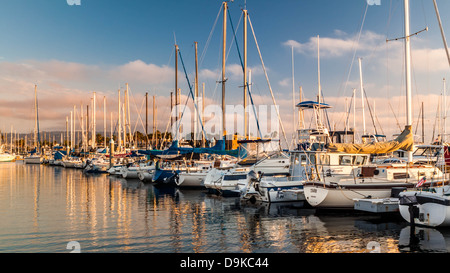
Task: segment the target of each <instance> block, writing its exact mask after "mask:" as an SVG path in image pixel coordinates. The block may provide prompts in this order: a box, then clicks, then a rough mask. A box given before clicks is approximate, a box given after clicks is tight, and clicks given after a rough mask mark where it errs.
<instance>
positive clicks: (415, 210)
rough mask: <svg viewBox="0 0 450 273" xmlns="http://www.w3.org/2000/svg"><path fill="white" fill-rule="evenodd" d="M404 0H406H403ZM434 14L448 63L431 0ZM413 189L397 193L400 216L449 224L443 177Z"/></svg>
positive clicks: (449, 195) (448, 191)
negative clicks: (435, 181)
mask: <svg viewBox="0 0 450 273" xmlns="http://www.w3.org/2000/svg"><path fill="white" fill-rule="evenodd" d="M405 2H406V0H405ZM433 2H434V8H435V11H436V16H437V18H438V22H439V27H440V30H441V35H442V40H443V42H444V47H445V50H446V53H447V59H448V62H449V65H450V54H449V50H448V46H447V42H446V38H445V34H444V30H443V27H442V22H441V18H440V15H439V10H438V6H437V3H436V0H433ZM444 148H445V149H444V151H445V152H444V155H443V157H444V159H445V161H447V158H448V157H449V156H448V152H449V150H448V147H444ZM422 182H423V185H418V187H416V188H415V189H414V190H411V191H406V192H402V193H400V194H399V200H400V201H399V210H400V214H401V216H402V217H403V218H404V219H405V220H406V221H408V222H409V223H410V224H411V225H416V224H417V225H423V226H428V227H449V226H450V185H449V181H447V180H445V179H443V180H441V181H439V182H438V183H433V181H431V182H428V181H422Z"/></svg>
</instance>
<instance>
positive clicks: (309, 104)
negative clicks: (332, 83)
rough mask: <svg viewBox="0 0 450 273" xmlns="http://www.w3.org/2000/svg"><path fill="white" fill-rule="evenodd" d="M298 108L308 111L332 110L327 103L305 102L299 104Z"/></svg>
mask: <svg viewBox="0 0 450 273" xmlns="http://www.w3.org/2000/svg"><path fill="white" fill-rule="evenodd" d="M297 107H299V108H307V109H313V108H320V109H330V108H332V107H331V106H330V105H328V104H326V103H318V102H317V101H304V102H301V103H299V104H297Z"/></svg>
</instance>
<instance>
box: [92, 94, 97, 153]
mask: <svg viewBox="0 0 450 273" xmlns="http://www.w3.org/2000/svg"><path fill="white" fill-rule="evenodd" d="M95 99H96V93H95V92H94V100H93V101H92V148H94V149H95V148H96V147H97V143H96V141H97V138H96V132H95V129H96V128H95V127H96V111H97V110H96V101H95Z"/></svg>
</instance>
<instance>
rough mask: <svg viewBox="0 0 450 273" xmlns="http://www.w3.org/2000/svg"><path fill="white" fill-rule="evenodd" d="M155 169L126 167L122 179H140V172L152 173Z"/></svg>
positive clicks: (150, 167)
mask: <svg viewBox="0 0 450 273" xmlns="http://www.w3.org/2000/svg"><path fill="white" fill-rule="evenodd" d="M154 169H155V166H145V167H128V168H127V167H124V168H123V169H122V177H123V178H125V179H138V178H139V176H138V174H139V172H141V171H143V172H145V171H147V172H149V171H152V170H154Z"/></svg>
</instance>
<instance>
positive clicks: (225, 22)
mask: <svg viewBox="0 0 450 273" xmlns="http://www.w3.org/2000/svg"><path fill="white" fill-rule="evenodd" d="M227 9H228V4H227V2H223V45H222V134H223V138H224V139H225V138H226V135H227V131H226V119H225V117H226V115H225V81H226V78H225V63H226V57H227V56H226V54H227V52H226V44H227Z"/></svg>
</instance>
